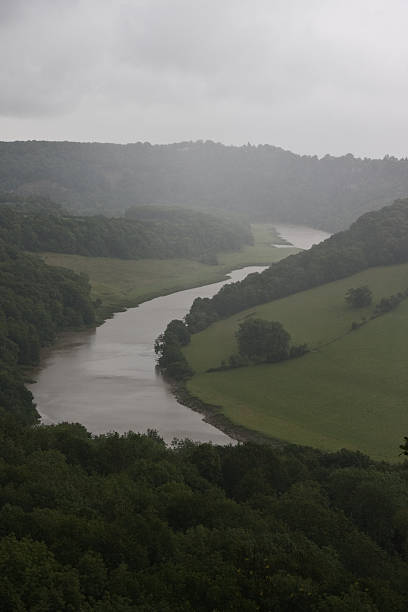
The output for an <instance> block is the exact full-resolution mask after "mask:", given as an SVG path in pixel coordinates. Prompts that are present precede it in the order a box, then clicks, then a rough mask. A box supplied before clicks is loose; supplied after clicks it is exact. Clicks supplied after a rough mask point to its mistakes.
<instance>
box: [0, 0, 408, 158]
mask: <svg viewBox="0 0 408 612" xmlns="http://www.w3.org/2000/svg"><path fill="white" fill-rule="evenodd" d="M407 28H408V2H407V0H382V1H378V0H348V1H344V0H0V58H1V59H0V62H1V70H0V140H28V139H37V140H40V139H45V140H80V141H104V142H105V141H110V142H135V141H140V140H141V141H149V142H152V143H166V142H175V141H183V140H197V139H203V140H206V139H210V140H215V141H220V142H224V143H226V144H243V143H246V142H251V143H253V144H258V143H269V144H273V145H277V146H281V147H283V148H285V149H290V150H292V151H294V152H298V153H312V154H317V155H324V154H325V153H331V154H333V155H342V154H345V153H348V152H351V153H354V154H355V155H358V156H370V157H373V156H374V157H382V156H383V155H384V154H391V155H396V156H399V157H400V156H402V157H405V156H407V155H408V36H407Z"/></svg>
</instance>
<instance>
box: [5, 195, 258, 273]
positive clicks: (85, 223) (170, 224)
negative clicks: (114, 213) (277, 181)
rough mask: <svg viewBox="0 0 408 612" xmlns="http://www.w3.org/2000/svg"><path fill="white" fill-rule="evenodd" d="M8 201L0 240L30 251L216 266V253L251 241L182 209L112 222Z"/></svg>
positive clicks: (223, 222)
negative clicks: (179, 260) (187, 261)
mask: <svg viewBox="0 0 408 612" xmlns="http://www.w3.org/2000/svg"><path fill="white" fill-rule="evenodd" d="M7 198H8V196H7V195H3V198H2V199H3V202H2V203H1V202H0V204H1V205H0V238H2V239H3V240H4V241H5V242H8V243H9V244H13V245H14V246H16V247H19V248H21V249H24V250H26V251H55V252H57V253H73V254H77V255H87V256H96V257H120V258H122V259H140V258H172V257H187V258H192V259H200V260H201V261H204V262H205V263H216V253H217V252H219V251H228V250H237V249H239V248H241V247H242V246H243V245H244V244H247V243H252V241H253V238H252V234H251V231H250V229H249V226H246V225H244V224H242V223H238V222H232V221H231V220H230V219H226V218H224V217H219V216H217V217H216V216H214V215H210V214H205V213H200V212H196V211H190V210H184V209H180V208H178V209H177V208H173V209H170V208H169V209H165V210H164V211H163V210H162V209H161V208H160V207H157V209H155V213H154V214H152V215H150V216H149V215H147V214H145V212H144V209H143V208H142V209H140V210H139V209H137V208H134V209H131V210H129V211H128V216H127V217H126V218H113V219H108V218H107V217H104V216H103V215H98V216H93V217H77V216H70V215H68V214H67V213H64V212H63V211H62V210H61V209H60V208H58V207H56V206H55V205H53V204H52V203H51V202H49V201H47V200H44V199H41V198H40V199H39V201H38V202H36V198H34V197H30V198H28V200H27V201H26V200H25V199H24V198H18V197H16V196H14V197H12V202H8V199H7ZM0 200H1V198H0Z"/></svg>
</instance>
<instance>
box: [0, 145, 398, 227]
mask: <svg viewBox="0 0 408 612" xmlns="http://www.w3.org/2000/svg"><path fill="white" fill-rule="evenodd" d="M0 191H15V192H18V193H23V194H24V193H25V194H27V193H37V194H42V195H47V196H49V197H51V199H53V200H55V201H56V202H58V203H60V204H63V205H64V206H66V207H68V208H69V209H70V210H72V211H76V212H77V213H78V212H79V213H81V214H82V213H84V214H96V213H107V214H109V215H113V216H119V215H120V214H121V213H122V212H123V211H124V210H126V209H127V208H129V207H130V206H133V205H145V204H152V203H153V204H166V205H168V204H170V205H181V206H186V207H196V206H198V207H200V208H217V209H221V210H224V211H229V212H238V211H240V212H245V213H247V214H249V215H250V218H251V219H252V220H267V221H270V220H272V221H285V222H293V223H300V224H302V223H303V224H306V225H311V226H314V227H319V228H322V229H327V230H329V231H335V230H338V229H343V228H346V227H348V226H349V225H350V223H351V222H352V221H354V220H355V219H357V218H358V217H359V216H360V215H361V214H363V213H364V212H367V211H369V210H373V209H377V208H380V207H381V206H383V205H384V204H387V203H389V202H391V201H392V200H393V199H396V198H400V197H406V195H407V194H408V160H407V159H396V158H394V157H385V158H384V159H366V158H365V159H359V158H354V157H353V155H351V154H349V155H345V156H343V157H332V156H330V155H326V156H325V157H323V158H321V159H319V158H317V156H307V155H302V156H301V155H296V154H294V153H291V152H290V151H285V150H283V149H281V148H279V147H274V146H270V145H259V146H251V145H246V146H242V147H233V146H224V145H222V144H219V143H215V142H211V141H207V142H200V141H199V142H182V143H176V144H171V145H151V144H149V143H147V142H146V143H142V142H139V143H135V144H128V145H117V144H102V143H75V142H36V141H29V142H2V143H0Z"/></svg>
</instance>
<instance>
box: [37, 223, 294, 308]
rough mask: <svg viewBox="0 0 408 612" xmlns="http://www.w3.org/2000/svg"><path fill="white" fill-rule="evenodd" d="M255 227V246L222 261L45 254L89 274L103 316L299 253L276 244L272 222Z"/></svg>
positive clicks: (52, 262) (224, 256) (222, 256)
mask: <svg viewBox="0 0 408 612" xmlns="http://www.w3.org/2000/svg"><path fill="white" fill-rule="evenodd" d="M252 231H253V234H254V238H255V244H254V245H253V246H247V247H245V248H244V249H242V250H241V251H235V252H231V253H220V254H219V255H218V262H219V263H218V265H207V264H202V263H199V262H196V261H192V260H188V259H169V260H164V259H138V260H129V259H113V258H107V257H82V256H80V255H65V254H61V253H43V254H42V257H43V258H44V260H45V261H46V262H47V263H48V264H50V265H55V266H63V267H65V268H70V269H72V270H74V271H75V272H78V273H79V272H83V273H85V274H87V276H89V278H90V281H91V286H92V295H93V297H94V299H96V298H99V299H100V300H102V306H101V307H100V308H99V312H98V318H99V320H103V319H104V318H106V317H107V316H109V315H110V314H112V313H113V312H115V311H118V310H121V309H123V308H128V307H131V306H136V305H137V304H140V303H141V302H144V301H146V300H148V299H151V298H153V297H157V296H159V295H165V294H168V293H173V292H174V291H180V290H181V289H187V288H189V287H197V286H199V285H206V284H209V283H214V282H217V281H220V280H222V279H223V278H225V274H226V273H227V272H229V271H230V270H232V269H236V268H242V267H244V266H247V265H263V264H265V265H267V264H270V263H272V262H274V261H278V260H279V259H281V258H282V257H285V256H287V255H290V254H291V253H296V252H297V251H298V249H294V248H287V249H286V248H285V249H279V248H276V247H274V246H273V244H274V243H277V242H279V238H278V237H277V235H276V232H275V230H274V228H273V226H272V225H271V224H257V225H253V226H252Z"/></svg>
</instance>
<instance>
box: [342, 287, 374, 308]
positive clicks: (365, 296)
mask: <svg viewBox="0 0 408 612" xmlns="http://www.w3.org/2000/svg"><path fill="white" fill-rule="evenodd" d="M344 299H345V300H346V302H347V304H348V305H349V306H351V307H352V308H363V307H364V306H369V305H370V304H371V302H372V301H373V294H372V292H371V290H370V289H369V288H368V287H367V286H366V285H365V286H364V287H356V288H350V289H349V290H348V291H347V293H346V297H345V298H344Z"/></svg>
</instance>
